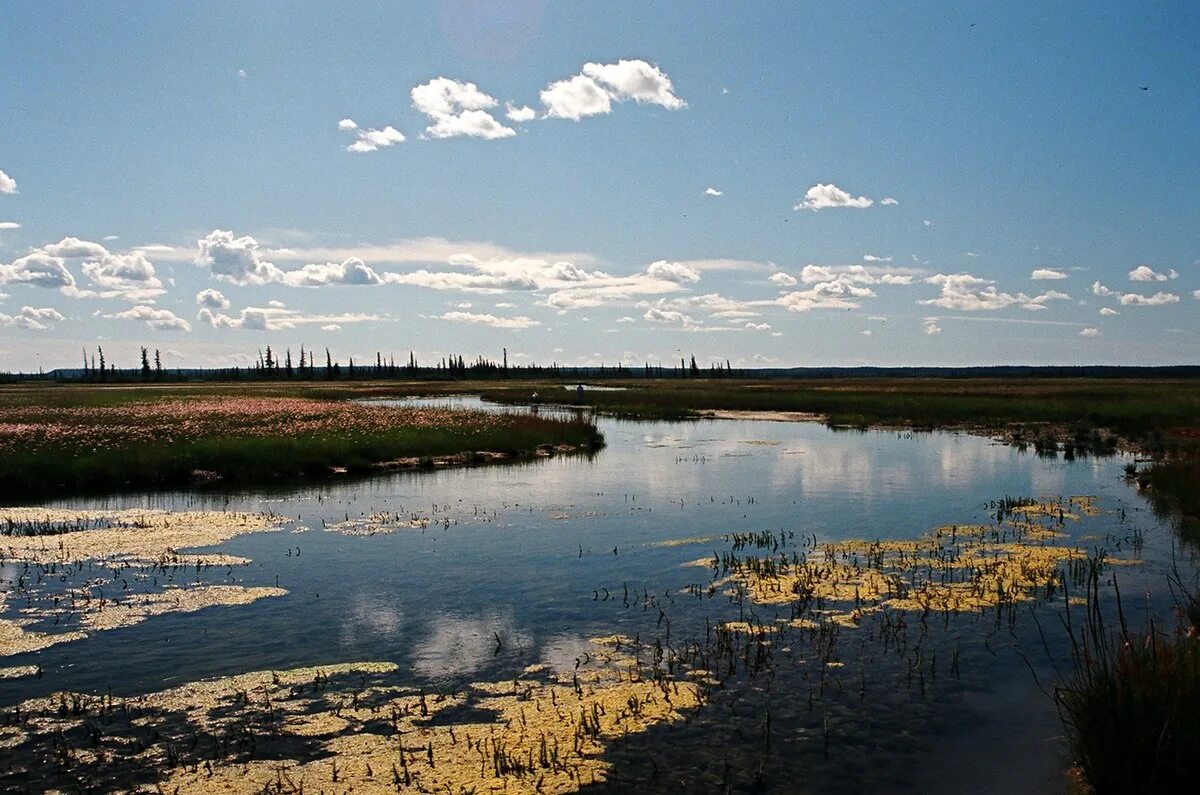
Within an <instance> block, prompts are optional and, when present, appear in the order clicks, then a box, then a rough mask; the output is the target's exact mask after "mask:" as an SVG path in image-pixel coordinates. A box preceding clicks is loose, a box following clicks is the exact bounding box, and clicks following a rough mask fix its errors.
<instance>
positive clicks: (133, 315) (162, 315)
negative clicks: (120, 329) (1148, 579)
mask: <svg viewBox="0 0 1200 795" xmlns="http://www.w3.org/2000/svg"><path fill="white" fill-rule="evenodd" d="M104 317H110V318H120V319H121V320H141V321H143V322H145V324H146V325H147V326H149V327H150V328H152V329H154V330H155V331H191V330H192V324H191V323H188V322H187V321H186V320H184V319H183V318H181V317H178V316H177V315H176V314H175V313H174V312H172V311H170V310H169V309H156V308H155V307H153V306H149V305H147V304H138V305H137V306H131V307H130V308H129V309H126V310H124V311H122V312H116V313H114V314H111V315H105V316H104Z"/></svg>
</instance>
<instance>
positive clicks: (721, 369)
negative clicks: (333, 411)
mask: <svg viewBox="0 0 1200 795" xmlns="http://www.w3.org/2000/svg"><path fill="white" fill-rule="evenodd" d="M140 350H141V358H140V362H139V365H138V366H137V367H129V368H118V367H117V365H116V364H115V363H114V362H113V361H111V360H110V359H108V358H107V357H106V356H105V354H104V348H103V346H99V345H98V346H96V349H95V351H89V350H87V349H84V351H83V367H82V368H79V369H69V368H68V369H57V370H52V371H50V372H49V373H44V372H41V371H39V372H38V373H8V374H6V375H4V376H2V377H3V378H4V379H5V380H9V381H14V380H53V381H83V382H88V383H110V382H122V383H130V382H136V381H142V382H156V381H176V382H177V381H321V380H324V381H354V380H363V381H365V380H387V379H397V380H441V381H448V380H468V379H470V380H494V379H504V378H516V379H528V378H567V377H577V376H578V377H584V376H586V377H588V378H732V377H735V376H740V375H744V373H743V372H742V371H735V370H734V369H733V365H732V364H730V362H729V360H728V359H726V360H725V361H724V362H712V363H710V364H709V365H708V367H706V368H701V367H700V366H699V365H698V364H697V363H696V357H695V356H692V357H691V360H690V363H689V362H688V361H687V360H685V359H682V358H681V359H680V360H679V364H678V366H671V367H664V366H663V365H661V364H657V365H651V364H650V363H649V362H647V363H645V364H643V365H642V366H640V367H639V366H629V365H626V364H623V363H620V362H618V363H616V364H613V365H605V364H601V365H596V366H584V367H571V366H564V365H560V364H559V363H558V362H552V363H551V364H549V365H539V364H536V363H528V364H510V363H509V361H508V349H507V348H505V349H503V351H502V357H501V359H500V361H495V360H492V359H488V358H487V357H485V356H482V355H479V356H476V357H475V359H474V360H473V361H468V360H467V359H466V357H464V356H462V355H461V354H450V355H448V356H443V357H441V358H440V359H439V360H437V361H435V362H432V363H428V364H423V363H419V362H418V361H417V357H416V354H415V353H414V352H413V351H409V352H408V358H407V359H406V360H402V363H400V364H397V363H396V358H395V356H394V355H391V354H389V355H387V356H385V355H384V354H383V352H382V351H376V352H375V356H374V359H373V360H368V361H367V362H365V363H364V362H362V361H359V362H357V363H356V362H355V360H354V357H353V356H351V357H349V358H348V359H347V361H346V362H345V364H343V363H342V362H341V361H340V360H338V359H335V358H334V357H333V354H332V352H331V351H330V349H329V348H325V349H324V351H323V353H324V356H323V357H322V356H319V355H318V353H317V352H316V351H314V350H312V349H309V348H306V347H304V346H301V347H300V349H299V351H298V352H297V354H296V355H295V356H293V354H292V350H291V348H285V349H284V351H283V354H282V356H281V355H280V353H279V351H278V350H276V349H273V348H271V346H270V345H267V346H266V347H265V348H261V349H259V350H258V352H257V356H256V357H255V358H254V359H253V360H252V363H251V364H250V365H248V366H234V367H215V368H170V369H168V368H165V367H163V363H162V353H161V352H160V351H159V350H158V349H157V348H155V349H154V350H153V353H152V352H151V350H150V349H149V348H147V347H146V346H141V349H140Z"/></svg>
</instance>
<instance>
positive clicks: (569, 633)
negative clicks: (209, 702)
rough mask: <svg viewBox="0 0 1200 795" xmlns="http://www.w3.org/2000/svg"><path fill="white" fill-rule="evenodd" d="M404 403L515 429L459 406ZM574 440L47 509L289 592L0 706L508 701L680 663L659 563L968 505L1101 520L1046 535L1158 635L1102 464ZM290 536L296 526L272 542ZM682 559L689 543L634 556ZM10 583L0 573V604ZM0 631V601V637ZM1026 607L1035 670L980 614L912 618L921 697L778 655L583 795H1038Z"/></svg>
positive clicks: (1045, 709)
mask: <svg viewBox="0 0 1200 795" xmlns="http://www.w3.org/2000/svg"><path fill="white" fill-rule="evenodd" d="M417 402H423V403H434V404H438V405H443V404H447V403H450V404H452V405H457V406H463V407H476V408H477V407H481V406H482V407H485V408H488V410H501V411H510V410H523V409H519V408H511V407H495V406H487V405H486V404H480V403H479V401H478V400H476V399H474V398H466V397H463V398H454V399H446V398H438V399H430V400H422V401H417ZM541 410H542V411H543V412H553V411H556V409H553V408H550V407H542V409H541ZM598 423H599V425H600V427H601V430H602V431H603V433H604V434H605V437H606V439H607V442H608V445H607V447H606V448H604V449H603V450H602V451H600V452H599V453H598V454H596V455H594V456H591V457H582V456H566V457H556V458H549V459H544V460H538V461H536V462H533V463H528V464H521V465H506V466H489V467H479V468H471V469H454V470H442V471H434V472H402V473H396V474H391V475H386V476H380V477H377V478H373V479H369V480H348V481H345V482H336V481H335V482H329V483H324V484H321V485H319V486H312V487H305V488H301V489H295V490H287V491H273V492H245V493H234V494H216V493H207V494H194V493H193V494H188V493H174V494H154V495H121V496H116V497H112V498H110V499H100V500H96V499H89V500H76V501H70V502H67V503H62V504H63V505H69V506H71V507H81V508H87V507H102V508H114V507H154V508H168V509H175V510H200V509H230V510H238V511H259V510H271V511H273V512H276V513H278V514H281V515H283V516H285V517H288V518H289V521H290V524H289V526H288V528H287V529H285V531H284V532H276V533H261V534H253V535H246V536H240V537H237V538H234V539H232V540H231V541H229V542H227V543H225V544H223V545H221V546H220V547H219V549H220V551H222V552H224V553H227V554H231V555H238V556H244V557H246V558H249V559H251V560H252V561H253V562H252V563H251V564H250V565H249V566H246V567H244V568H234V569H230V570H229V571H228V572H227V571H226V570H225V569H220V570H219V571H217V570H213V571H206V572H203V573H200V574H198V575H194V576H192V575H189V576H190V577H192V578H196V577H198V578H200V579H203V580H204V581H206V582H217V583H224V582H238V583H242V584H246V585H258V586H276V585H277V586H279V587H281V588H284V589H287V590H288V592H289V593H288V595H287V596H284V597H281V598H271V599H264V600H262V601H259V602H256V603H253V604H250V605H241V606H233V607H216V608H211V609H208V610H204V611H201V612H198V613H190V614H186V615H166V616H159V617H155V618H153V619H151V620H148V621H146V622H144V623H142V624H139V625H137V626H133V627H128V628H123V629H119V630H114V631H110V632H104V633H98V634H95V635H93V636H91V637H89V638H87V639H85V640H82V641H78V642H74V643H66V644H62V645H58V646H53V647H51V648H48V649H45V650H43V651H41V652H38V653H34V654H25V655H17V656H13V657H9V658H3V659H0V664H2V665H3V666H9V665H12V666H17V665H27V664H38V665H40V666H41V667H42V670H43V675H42V677H41V678H39V679H35V678H30V677H26V678H22V679H15V680H7V681H6V680H0V703H2V704H4V705H10V704H12V703H14V702H16V701H18V700H21V699H24V698H28V697H32V696H37V695H43V694H46V693H49V692H53V691H57V690H63V689H71V690H81V691H88V692H105V691H108V690H111V691H112V692H113V693H114V694H117V695H124V694H136V693H141V692H149V691H154V690H160V689H162V688H164V687H168V686H171V685H176V684H180V683H183V682H187V681H192V680H195V679H200V678H204V677H212V676H219V675H225V674H232V673H239V672H244V671H253V670H264V669H282V668H295V667H299V666H310V665H317V664H328V663H340V662H347V661H359V660H384V661H393V662H395V663H397V664H398V665H399V666H400V670H401V671H402V672H404V673H403V676H402V679H403V680H405V681H407V682H411V683H413V684H416V685H420V686H433V687H437V688H438V689H442V690H445V689H452V688H454V687H455V686H457V685H458V684H461V683H463V682H467V681H477V680H480V679H503V678H504V677H511V676H513V675H514V672H519V671H520V670H521V669H522V668H524V667H525V666H527V665H530V664H533V663H538V662H550V663H551V664H552V665H554V666H556V667H558V668H559V669H562V670H569V668H570V667H571V665H572V664H573V661H574V660H575V658H576V657H578V656H579V655H580V654H581V653H582V650H583V649H584V648H585V647H586V639H587V638H590V637H595V636H601V635H612V634H617V633H620V634H625V635H628V636H630V637H634V636H638V637H640V639H641V640H642V641H643V642H648V643H649V642H652V639H653V638H656V637H657V638H661V637H663V636H664V634H665V633H667V632H669V633H670V635H671V639H672V641H673V642H676V643H681V642H684V641H685V639H688V638H698V639H699V640H703V639H704V637H705V626H706V622H713V623H715V622H717V621H720V620H722V619H736V618H739V617H740V610H739V608H738V607H737V606H736V605H733V604H731V603H730V602H729V600H728V599H726V598H723V597H722V595H721V592H720V591H719V590H718V591H717V592H716V595H715V596H713V597H709V598H699V599H698V598H695V597H689V596H688V595H687V594H685V593H683V589H685V588H686V587H687V586H688V585H689V584H693V583H695V584H701V585H704V584H707V583H708V582H709V580H710V579H711V575H710V572H708V571H706V570H705V569H702V568H695V567H690V568H689V567H685V566H684V564H685V563H687V562H688V561H692V560H695V559H697V558H703V557H706V556H707V557H709V558H711V557H712V555H713V552H714V550H722V549H727V548H728V546H729V544H728V542H727V541H726V540H724V539H723V538H722V536H723V535H724V534H727V533H734V532H750V531H762V530H769V531H773V532H776V533H778V532H780V531H783V532H784V533H790V534H792V536H791V539H792V540H791V543H792V544H799V543H801V539H803V538H806V537H808V538H811V537H812V536H813V535H815V536H816V538H817V539H818V540H819V541H821V542H827V541H836V540H841V539H909V538H915V537H917V536H919V535H921V534H923V533H925V532H927V531H928V530H930V529H931V528H933V527H935V526H938V525H945V524H974V523H986V522H988V521H989V520H990V514H991V513H993V512H994V509H992V508H989V506H988V505H987V501H988V500H992V499H997V498H1000V497H1003V496H1005V495H1011V496H1040V495H1055V496H1058V495H1062V496H1064V497H1066V496H1068V495H1096V496H1098V497H1099V498H1100V501H1099V507H1100V508H1102V509H1103V512H1102V513H1101V515H1099V516H1096V517H1088V518H1085V520H1084V521H1082V522H1080V523H1078V524H1077V525H1073V526H1071V527H1068V528H1066V529H1067V530H1068V531H1069V532H1072V533H1076V534H1078V535H1079V536H1080V537H1081V538H1082V537H1084V536H1086V538H1085V539H1084V540H1082V541H1080V542H1079V543H1080V544H1081V545H1083V546H1084V547H1088V548H1091V547H1097V546H1104V547H1106V548H1108V549H1111V550H1114V551H1116V550H1118V549H1119V554H1121V555H1124V556H1126V557H1129V556H1136V557H1138V558H1139V559H1140V560H1141V563H1140V565H1137V566H1123V567H1120V571H1119V577H1120V579H1121V582H1122V590H1123V593H1125V594H1126V595H1127V601H1132V602H1136V605H1137V607H1138V609H1139V610H1141V609H1143V608H1144V609H1145V611H1148V612H1151V613H1153V614H1155V615H1165V614H1166V613H1167V612H1168V608H1169V594H1168V592H1167V587H1166V577H1165V575H1166V573H1167V572H1168V571H1169V569H1170V565H1171V554H1172V552H1171V550H1172V535H1171V531H1170V529H1169V528H1168V527H1166V526H1163V525H1161V523H1160V522H1159V520H1157V519H1156V518H1155V517H1154V516H1153V515H1152V514H1151V513H1150V512H1149V510H1148V508H1147V507H1146V505H1145V503H1144V502H1143V500H1142V499H1141V498H1140V497H1139V496H1138V495H1137V494H1136V492H1135V490H1134V489H1132V488H1131V487H1130V486H1128V485H1127V484H1126V482H1125V481H1124V479H1123V478H1122V476H1121V468H1122V465H1123V464H1124V460H1123V459H1120V458H1111V459H1093V458H1083V459H1079V460H1076V461H1071V462H1067V461H1063V460H1061V459H1056V458H1043V457H1037V456H1035V455H1033V454H1026V453H1022V452H1019V451H1017V450H1016V449H1014V448H1011V447H1006V446H1002V445H998V444H995V443H992V442H990V441H989V440H987V439H982V438H979V437H974V436H968V435H958V434H950V433H929V434H910V433H897V432H895V431H870V432H835V431H832V430H830V429H827V428H825V427H823V426H820V425H817V424H813V423H790V422H764V421H736V420H716V421H700V422H688V423H666V422H645V423H640V422H639V423H635V422H621V421H616V420H612V419H606V418H600V419H599V420H598ZM378 512H389V513H394V514H399V515H405V516H408V515H416V516H418V517H420V518H421V520H423V521H425V522H427V524H426V526H424V527H419V528H407V527H404V528H400V529H396V530H395V531H394V532H389V533H382V534H376V535H345V534H341V533H337V532H330V531H327V530H325V529H323V526H328V525H334V524H337V523H345V522H347V521H351V522H353V521H354V520H363V519H365V517H368V516H370V515H371V514H375V513H378ZM301 527H302V528H308V529H307V530H306V531H303V532H292V531H293V530H295V529H296V528H301ZM1135 528H1136V529H1139V530H1141V531H1144V544H1141V545H1140V548H1139V549H1137V550H1134V549H1132V545H1131V543H1130V541H1129V539H1130V538H1131V536H1132V534H1133V531H1134V529H1135ZM680 539H701V540H697V541H692V542H690V543H685V544H671V545H662V544H658V543H657V542H664V541H676V540H680ZM1184 565H1187V566H1190V565H1192V563H1191V562H1190V561H1185V564H1184ZM17 574H18V573H17V572H16V571H14V570H13V567H12V566H9V567H7V569H0V579H3V580H12V579H13V578H15V577H16V576H17ZM181 576H182V575H181ZM631 592H632V596H630V593H631ZM1131 595H1134V596H1131ZM19 607H20V605H19V604H17V603H15V602H14V601H12V600H10V601H9V602H8V603H7V604H6V605H5V607H4V610H5V611H7V612H6V613H0V615H6V614H7V615H9V616H10V617H11V616H12V615H15V611H16V610H18V609H19ZM1038 610H1039V611H1040V612H1041V617H1042V624H1043V627H1044V628H1045V629H1046V634H1047V635H1048V636H1049V641H1048V643H1049V648H1045V647H1044V646H1043V643H1042V641H1041V639H1040V637H1039V634H1038V632H1037V625H1036V624H1035V623H1034V622H1033V621H1032V620H1030V616H1029V615H1025V614H1027V613H1029V612H1030V608H1028V607H1025V608H1020V609H1018V610H1017V611H1013V613H1014V614H1018V613H1019V614H1021V615H1017V616H1016V618H1015V619H1014V618H1013V617H1012V616H1006V617H1004V618H1003V620H998V619H997V617H996V615H995V614H994V611H986V612H985V613H983V614H982V615H980V614H965V615H956V616H951V617H949V618H947V619H946V620H945V621H943V620H942V618H940V617H939V618H937V619H936V620H931V621H930V622H929V624H930V626H929V627H928V628H922V630H921V633H922V638H923V640H924V642H925V645H924V646H923V649H924V651H923V652H922V654H923V655H924V656H923V657H922V665H928V662H929V655H932V656H933V658H934V660H933V662H934V665H933V666H932V669H931V670H930V672H929V673H928V674H925V677H928V678H924V677H923V678H922V680H921V685H917V684H914V680H913V674H912V670H911V664H910V663H909V662H908V661H907V659H906V658H904V657H902V656H897V655H896V654H894V653H892V654H889V653H887V652H886V651H884V650H883V649H882V647H881V646H880V644H879V642H878V641H877V640H874V639H872V638H871V637H870V634H871V633H870V632H868V631H866V630H865V629H864V630H845V631H843V632H842V633H840V634H839V636H838V639H837V648H836V649H835V650H834V652H833V659H834V660H837V661H842V662H844V663H845V665H844V667H839V668H836V669H828V668H826V666H824V665H823V664H822V663H820V661H819V660H818V664H817V669H820V671H821V674H820V677H819V682H818V681H817V678H816V677H817V674H816V673H815V672H814V667H813V654H812V652H811V649H808V648H806V647H805V642H804V640H803V639H802V638H799V637H797V638H794V639H792V640H791V641H786V643H787V644H788V645H787V647H786V648H787V650H786V651H785V641H784V640H783V639H781V641H780V643H779V644H778V646H777V647H776V648H775V649H774V650H773V652H772V654H773V657H772V664H771V667H770V669H769V673H759V674H757V675H756V676H754V677H743V678H735V679H731V680H730V682H729V683H728V686H727V687H726V689H725V690H724V691H722V692H719V693H717V694H716V696H715V697H714V699H713V701H712V703H711V704H710V705H709V706H707V707H705V708H702V710H701V711H700V713H699V714H697V715H696V716H694V718H693V719H692V720H690V721H688V722H687V723H683V724H675V725H671V726H662V727H658V728H656V729H655V730H654V731H651V732H649V733H647V735H646V737H645V738H644V739H642V740H640V741H638V742H636V743H633V744H628V743H627V744H626V746H625V747H614V748H613V749H612V758H613V759H614V761H615V762H616V763H617V767H616V771H617V773H618V775H617V777H616V779H615V780H614V782H612V783H610V785H609V786H610V787H612V788H614V789H618V790H619V789H621V788H622V787H625V786H629V785H630V782H637V786H638V787H639V788H640V789H675V790H679V789H680V788H681V786H682V789H684V790H685V791H686V790H697V791H706V790H710V789H721V788H726V787H727V788H730V789H734V790H750V789H752V788H753V787H754V786H757V784H758V783H761V784H762V785H763V786H765V787H767V788H768V789H778V790H782V791H794V790H795V789H796V788H797V787H800V788H801V790H802V791H818V790H820V791H847V792H850V791H861V790H863V789H873V790H879V789H888V790H908V791H914V792H918V791H919V792H929V791H945V792H951V791H961V790H962V789H964V788H968V787H969V788H970V789H972V790H977V791H995V792H1002V791H1012V790H1014V789H1017V788H1018V787H1019V788H1021V789H1023V790H1025V791H1027V792H1058V791H1062V790H1064V789H1065V779H1064V777H1063V774H1062V770H1063V767H1064V762H1063V754H1064V751H1063V748H1062V744H1061V741H1060V739H1059V734H1060V731H1061V730H1060V727H1059V725H1058V723H1057V720H1056V717H1055V715H1054V710H1053V704H1052V702H1051V701H1050V699H1049V698H1048V697H1047V696H1046V695H1045V694H1044V693H1043V692H1042V691H1041V690H1039V687H1038V683H1037V682H1036V681H1035V678H1034V672H1036V673H1037V674H1038V676H1040V677H1041V678H1042V679H1043V684H1047V683H1049V682H1050V681H1051V677H1052V668H1051V665H1052V663H1054V662H1057V663H1058V664H1062V663H1063V662H1064V661H1065V659H1066V658H1065V645H1064V643H1063V637H1062V632H1061V630H1060V627H1059V624H1058V620H1057V618H1056V617H1055V615H1056V613H1055V609H1054V608H1052V607H1048V606H1047V607H1042V608H1038ZM776 613H778V614H781V615H784V616H786V614H787V610H786V608H785V609H782V610H779V609H776V608H772V607H766V606H762V607H760V608H758V615H759V617H760V618H762V619H764V620H769V618H770V617H771V616H772V615H775V614H776ZM664 621H665V625H664ZM915 627H916V624H915V622H914V629H915ZM952 654H955V655H956V656H957V657H958V666H957V667H958V669H959V670H958V671H957V675H954V676H951V675H950V673H949V660H950V659H951V655H952ZM939 656H940V657H939ZM939 659H940V660H941V662H940V663H939V662H938V660H939ZM939 665H940V669H939V667H938V666H939ZM1031 668H1032V669H1033V672H1031V670H1030V669H1031ZM922 670H924V669H922ZM818 687H819V692H818V693H817V697H816V702H815V705H814V702H813V701H811V700H810V696H811V695H812V693H813V691H814V688H818ZM767 711H769V712H770V713H771V720H770V726H769V731H767V732H766V734H764V729H763V715H764V714H765V713H766V712H767ZM648 749H649V750H650V751H651V753H647V750H648ZM649 757H652V758H653V759H654V761H653V762H648V761H647V760H648V758H649ZM685 771H686V772H685ZM681 780H683V782H684V783H683V784H682V785H681V784H680V782H681ZM797 782H802V783H799V784H798V783H797Z"/></svg>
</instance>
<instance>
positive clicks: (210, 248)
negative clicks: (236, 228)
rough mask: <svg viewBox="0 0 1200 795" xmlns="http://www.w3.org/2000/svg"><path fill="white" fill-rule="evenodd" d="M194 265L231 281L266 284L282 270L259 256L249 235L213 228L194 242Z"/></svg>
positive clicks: (280, 275)
mask: <svg viewBox="0 0 1200 795" xmlns="http://www.w3.org/2000/svg"><path fill="white" fill-rule="evenodd" d="M196 245H197V253H196V260H195V262H196V264H197V265H199V266H201V267H203V268H208V269H209V271H210V272H211V273H212V275H213V276H215V277H216V278H217V279H220V280H222V281H227V282H231V283H232V284H240V285H247V284H267V283H268V282H280V281H283V280H284V273H283V271H281V270H280V269H279V268H277V267H275V265H273V264H272V263H270V262H267V261H265V260H264V259H262V257H261V255H260V254H259V251H258V241H257V240H255V239H254V238H252V237H250V236H249V235H243V236H242V237H234V236H233V232H230V231H226V230H223V229H214V230H213V231H211V232H209V233H208V234H207V235H206V236H204V237H203V238H201V239H199V240H197V241H196Z"/></svg>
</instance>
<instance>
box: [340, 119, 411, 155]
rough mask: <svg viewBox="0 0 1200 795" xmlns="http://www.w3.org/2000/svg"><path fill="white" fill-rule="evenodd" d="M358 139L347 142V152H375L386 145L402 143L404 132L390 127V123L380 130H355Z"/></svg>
mask: <svg viewBox="0 0 1200 795" xmlns="http://www.w3.org/2000/svg"><path fill="white" fill-rule="evenodd" d="M354 134H355V135H356V136H357V138H358V140H356V141H355V142H354V143H352V144H349V145H348V146H347V147H346V151H347V152H354V153H355V154H364V153H366V152H375V151H378V150H380V149H383V148H386V147H388V146H393V145H395V144H402V143H404V141H405V138H404V133H402V132H400V131H399V130H397V129H396V128H395V127H392V126H391V125H390V124H389V125H388V126H386V127H384V128H383V129H382V130H376V129H370V130H356V131H355V133H354Z"/></svg>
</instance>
